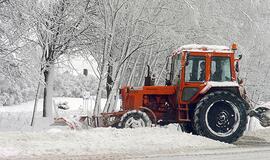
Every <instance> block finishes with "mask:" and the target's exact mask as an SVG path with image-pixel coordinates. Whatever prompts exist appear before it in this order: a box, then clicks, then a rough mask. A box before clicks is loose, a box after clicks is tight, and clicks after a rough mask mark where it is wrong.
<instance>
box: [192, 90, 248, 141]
mask: <svg viewBox="0 0 270 160" xmlns="http://www.w3.org/2000/svg"><path fill="white" fill-rule="evenodd" d="M246 124H247V115H246V110H245V103H243V101H242V100H241V99H240V98H239V97H237V96H236V95H235V94H233V93H231V92H228V91H216V92H212V93H210V94H208V95H206V96H205V97H204V98H202V99H201V100H200V101H199V103H198V104H197V107H196V109H195V114H194V125H195V130H196V132H197V133H198V134H199V135H202V136H205V137H208V138H211V139H214V140H219V141H222V142H226V143H232V142H234V141H236V140H237V139H238V138H239V137H241V136H242V135H243V133H244V131H245V129H246Z"/></svg>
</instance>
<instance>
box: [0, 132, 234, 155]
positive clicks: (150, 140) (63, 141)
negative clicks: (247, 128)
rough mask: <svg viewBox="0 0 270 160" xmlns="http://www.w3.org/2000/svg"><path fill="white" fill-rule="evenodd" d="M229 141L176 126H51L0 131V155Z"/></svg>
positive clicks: (143, 149)
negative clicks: (41, 129)
mask: <svg viewBox="0 0 270 160" xmlns="http://www.w3.org/2000/svg"><path fill="white" fill-rule="evenodd" d="M230 147H234V146H233V145H230V144H225V143H222V142H217V141H214V140H211V139H207V138H205V137H200V136H193V135H190V134H185V133H181V132H179V131H177V129H176V128H174V127H170V128H159V127H155V128H138V129H115V128H95V129H90V130H84V131H69V130H60V129H51V130H49V131H47V132H2V133H0V152H1V151H2V150H1V149H2V148H6V150H5V153H6V154H2V155H0V156H2V157H0V158H6V157H12V156H15V155H14V154H17V156H25V157H29V156H30V157H31V156H40V155H48V154H53V155H63V154H64V155H104V154H106V155H114V154H121V155H138V154H140V155H143V154H149V153H159V154H160V153H166V154H167V153H176V152H177V153H179V152H182V153H184V152H185V151H187V150H194V149H211V148H230Z"/></svg>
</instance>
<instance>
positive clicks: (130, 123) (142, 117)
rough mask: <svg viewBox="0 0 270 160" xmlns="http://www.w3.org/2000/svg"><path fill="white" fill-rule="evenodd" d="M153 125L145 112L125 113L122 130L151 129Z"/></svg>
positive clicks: (121, 124)
mask: <svg viewBox="0 0 270 160" xmlns="http://www.w3.org/2000/svg"><path fill="white" fill-rule="evenodd" d="M151 124H152V122H151V120H150V118H149V117H148V115H147V114H146V113H145V112H142V111H138V110H132V111H128V112H127V113H125V114H124V115H123V116H122V117H121V120H120V123H119V127H120V128H139V127H150V126H151Z"/></svg>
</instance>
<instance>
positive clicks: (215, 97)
mask: <svg viewBox="0 0 270 160" xmlns="http://www.w3.org/2000/svg"><path fill="white" fill-rule="evenodd" d="M240 59H241V55H237V47H236V44H233V45H232V47H231V48H228V47H224V46H213V45H208V46H207V45H186V46H183V47H181V48H179V49H178V50H176V51H174V52H173V54H172V55H171V56H170V57H168V60H167V66H168V67H167V70H169V69H168V68H169V64H170V71H169V72H168V74H167V80H166V84H165V85H164V86H154V79H153V78H151V76H150V73H149V70H150V69H149V68H148V76H147V77H145V85H144V86H142V87H131V86H126V87H123V88H122V89H121V90H120V95H121V98H122V106H121V109H120V111H118V112H112V113H102V115H103V117H106V125H108V126H115V127H119V128H136V127H148V126H153V125H157V124H158V125H166V124H169V123H179V124H180V126H181V128H182V130H183V131H184V132H188V133H192V134H196V135H202V136H205V137H209V138H212V139H215V140H219V141H223V142H227V143H232V142H234V141H236V140H237V139H238V138H239V137H240V136H242V134H243V132H244V131H245V129H246V124H247V115H248V114H249V111H250V105H249V104H248V103H247V102H246V100H245V99H244V98H243V96H242V95H241V92H240V90H239V89H240V87H241V86H240V85H239V83H238V81H237V74H238V71H239V69H238V68H239V67H238V61H239V60H240ZM256 114H257V112H255V111H254V112H253V115H256Z"/></svg>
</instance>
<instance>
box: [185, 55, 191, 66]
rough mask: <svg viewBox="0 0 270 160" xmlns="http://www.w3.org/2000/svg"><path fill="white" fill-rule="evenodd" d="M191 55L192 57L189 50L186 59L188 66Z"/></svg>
mask: <svg viewBox="0 0 270 160" xmlns="http://www.w3.org/2000/svg"><path fill="white" fill-rule="evenodd" d="M189 57H190V53H189V52H187V56H186V61H185V65H186V66H187V65H188V64H189Z"/></svg>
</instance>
